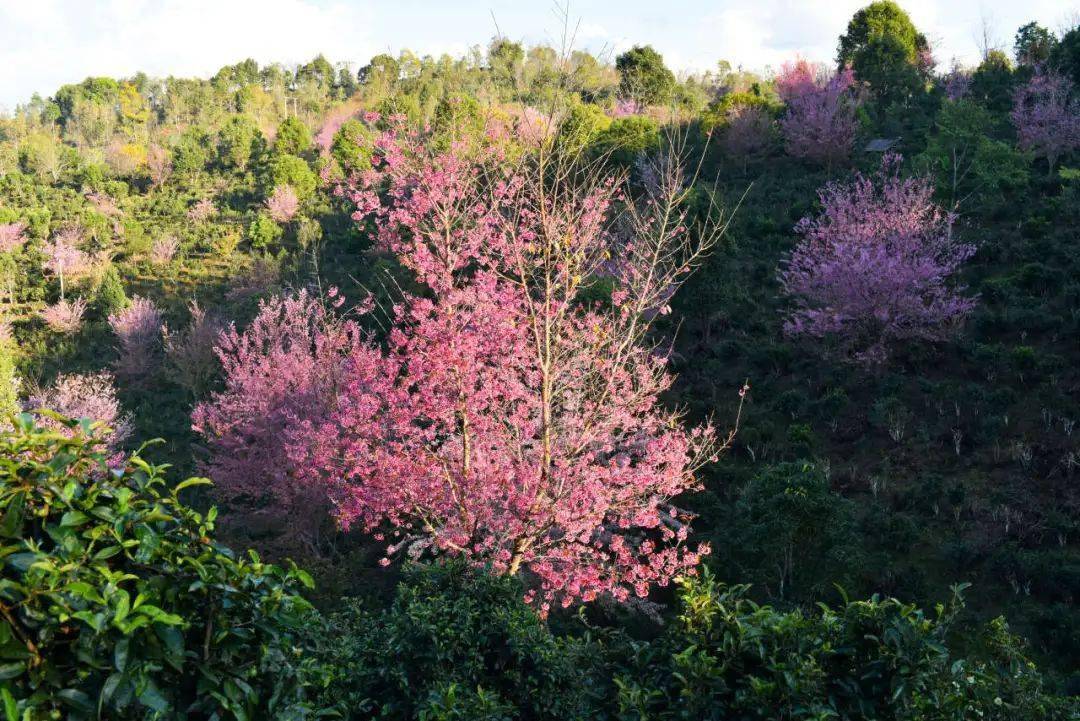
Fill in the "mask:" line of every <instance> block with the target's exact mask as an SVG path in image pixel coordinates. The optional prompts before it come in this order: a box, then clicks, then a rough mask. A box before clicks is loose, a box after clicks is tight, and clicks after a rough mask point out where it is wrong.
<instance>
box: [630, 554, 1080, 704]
mask: <svg viewBox="0 0 1080 721" xmlns="http://www.w3.org/2000/svg"><path fill="white" fill-rule="evenodd" d="M746 591H747V587H745V586H735V587H726V586H723V585H722V584H719V583H717V582H716V581H715V580H714V579H713V578H712V576H711V575H710V574H708V573H706V574H704V576H703V577H701V578H700V579H689V580H686V581H684V582H683V584H682V593H681V601H682V613H681V614H680V616H679V619H678V624H677V625H675V626H674V627H673V628H672V629H670V630H669V631H668V632H667V634H666V635H665V636H664V637H663V638H662V639H661V640H659V641H657V642H655V643H653V644H650V645H639V646H638V654H637V657H636V660H635V661H636V662H635V663H634V664H633V665H632V666H631V668H630V669H628V673H626V674H624V675H622V676H620V677H619V678H618V679H617V680H616V686H617V689H618V691H617V698H616V703H617V705H618V708H619V711H620V715H619V717H618V718H620V719H640V720H642V721H643V720H644V719H650V720H655V721H662V720H664V719H701V720H706V719H712V720H715V721H720V720H721V719H740V721H751V720H753V719H761V720H762V721H765V720H766V719H767V720H768V721H777V720H781V719H807V720H809V719H815V720H817V719H851V720H854V719H879V720H882V721H884V720H886V719H894V720H897V721H899V720H901V719H902V720H904V721H946V720H948V721H962V720H964V719H975V718H978V719H987V720H988V721H990V720H1000V721H1006V720H1007V721H1020V720H1021V719H1023V720H1033V719H1062V720H1064V719H1067V718H1070V716H1069V713H1070V706H1069V705H1068V704H1067V703H1066V702H1064V701H1063V700H1060V699H1057V698H1054V697H1052V696H1050V695H1048V694H1047V693H1046V692H1045V691H1044V690H1043V688H1042V681H1041V678H1040V676H1039V675H1038V673H1036V672H1035V670H1034V667H1033V666H1032V664H1031V663H1030V662H1029V661H1028V660H1027V659H1026V658H1025V657H1024V655H1023V651H1022V648H1021V647H1020V644H1019V642H1018V640H1017V639H1016V637H1014V636H1013V635H1012V634H1010V633H1009V631H1008V628H1007V626H1006V625H1005V623H1004V621H1002V620H1000V619H998V620H996V621H993V622H992V623H991V624H990V625H989V626H988V627H987V628H986V629H985V631H984V634H983V638H982V639H980V641H981V642H982V644H983V646H984V648H985V651H986V654H985V658H984V659H982V660H970V659H963V658H957V657H956V656H954V655H953V653H952V652H951V651H950V649H949V641H948V639H949V634H950V631H951V630H952V627H953V624H954V622H955V620H956V617H957V614H958V613H959V611H960V610H961V608H962V599H961V596H960V592H961V591H962V588H955V589H954V590H953V598H952V600H951V601H950V602H949V603H948V604H939V605H938V606H937V608H936V610H935V611H934V612H933V613H929V614H928V613H925V612H923V611H922V610H920V609H918V608H916V607H915V606H913V605H909V604H905V603H901V602H900V601H897V600H895V599H891V598H889V599H882V598H879V597H877V596H875V597H873V598H871V599H869V600H867V601H848V600H846V599H845V600H844V602H843V603H842V604H841V605H839V606H838V607H837V608H835V609H834V608H829V607H827V606H820V607H819V608H818V609H817V610H815V611H812V612H803V611H791V612H781V611H778V610H776V609H773V608H771V607H769V606H758V605H757V604H755V603H753V602H752V601H750V600H748V599H747V598H746ZM1072 708H1073V710H1075V707H1074V706H1073V707H1072Z"/></svg>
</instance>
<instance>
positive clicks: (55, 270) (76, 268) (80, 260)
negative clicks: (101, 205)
mask: <svg viewBox="0 0 1080 721" xmlns="http://www.w3.org/2000/svg"><path fill="white" fill-rule="evenodd" d="M81 242H82V232H81V231H80V230H79V229H77V228H68V229H65V230H62V231H60V232H59V233H57V234H56V235H55V236H53V238H52V240H51V241H49V242H48V243H46V244H45V270H46V271H48V272H49V273H52V274H53V275H54V276H56V278H57V279H58V280H59V281H60V300H64V290H65V279H70V278H73V277H75V276H78V275H81V274H83V273H86V272H87V271H89V270H90V268H91V267H92V265H93V261H92V260H91V258H90V256H89V255H87V254H86V253H84V252H83V251H82V250H81V249H80V248H79V244H80V243H81Z"/></svg>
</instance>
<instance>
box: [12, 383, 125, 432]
mask: <svg viewBox="0 0 1080 721" xmlns="http://www.w3.org/2000/svg"><path fill="white" fill-rule="evenodd" d="M24 408H25V409H26V410H27V411H36V410H41V409H47V410H51V411H56V412H57V413H59V414H61V415H63V416H67V417H68V418H75V419H81V418H87V419H89V420H91V421H99V422H101V423H102V424H104V425H103V427H101V428H100V429H99V431H97V432H96V433H95V437H96V438H98V439H101V440H103V441H105V443H106V444H107V445H108V447H109V448H110V449H111V450H113V451H116V450H118V449H119V447H120V445H121V444H122V443H123V442H124V441H125V440H127V439H128V437H130V436H131V433H132V426H131V419H130V418H129V417H128V416H126V415H125V414H124V413H123V412H122V411H121V409H120V401H119V400H117V397H116V387H115V385H114V383H113V377H112V375H110V374H109V373H104V372H102V373H88V374H82V373H72V374H68V375H60V376H57V378H56V380H55V381H53V383H52V385H50V386H48V387H46V388H39V389H37V390H36V391H34V392H32V393H31V394H30V397H29V398H28V399H27V401H26V403H25V405H24ZM38 422H39V423H40V424H41V425H43V426H45V427H47V428H51V429H53V430H61V429H62V426H61V425H60V424H59V423H57V422H56V421H55V420H53V419H51V418H48V417H42V418H41V419H39V421H38Z"/></svg>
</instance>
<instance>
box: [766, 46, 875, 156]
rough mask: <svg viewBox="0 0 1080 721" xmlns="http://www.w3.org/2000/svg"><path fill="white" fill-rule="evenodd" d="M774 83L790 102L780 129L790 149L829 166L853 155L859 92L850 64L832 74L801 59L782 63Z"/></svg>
mask: <svg viewBox="0 0 1080 721" xmlns="http://www.w3.org/2000/svg"><path fill="white" fill-rule="evenodd" d="M775 85H776V90H777V93H778V94H779V95H780V98H781V99H782V100H783V101H784V102H785V103H786V105H787V111H786V112H785V114H784V117H783V118H781V120H780V130H781V132H782V133H783V136H784V141H785V144H786V146H787V151H788V153H790V154H791V155H793V156H795V157H796V158H806V159H807V160H811V161H813V162H816V163H821V164H823V165H826V166H829V167H831V166H832V164H833V163H836V162H839V161H842V160H844V159H846V158H847V157H848V156H849V155H851V148H852V144H853V143H854V141H855V132H856V130H857V129H858V123H857V121H856V118H855V110H856V108H857V107H858V95H857V93H856V92H855V76H854V74H853V73H852V71H851V69H850V68H845V69H844V70H841V71H840V72H838V73H835V74H833V75H831V76H830V75H829V74H828V73H827V72H825V71H824V69H823V68H817V67H815V66H813V65H811V64H810V63H808V62H807V61H806V60H799V61H797V62H795V63H787V64H785V65H784V66H783V68H782V69H781V71H780V74H779V75H777V77H776V79H775Z"/></svg>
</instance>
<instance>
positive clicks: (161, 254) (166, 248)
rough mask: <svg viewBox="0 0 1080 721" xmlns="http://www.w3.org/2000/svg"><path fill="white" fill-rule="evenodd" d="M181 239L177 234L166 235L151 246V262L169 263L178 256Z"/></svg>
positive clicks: (157, 263)
mask: <svg viewBox="0 0 1080 721" xmlns="http://www.w3.org/2000/svg"><path fill="white" fill-rule="evenodd" d="M179 249H180V241H179V240H178V239H177V237H176V236H175V235H164V236H162V237H160V238H158V239H157V240H155V241H154V242H153V244H151V246H150V262H151V263H153V264H154V265H168V264H169V263H171V262H172V261H173V258H175V257H176V251H177V250H179Z"/></svg>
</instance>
